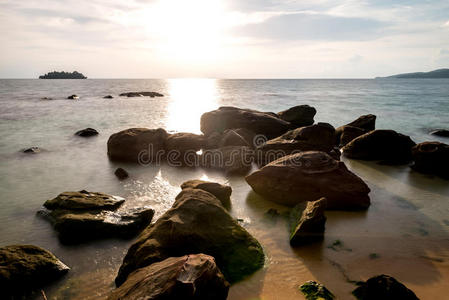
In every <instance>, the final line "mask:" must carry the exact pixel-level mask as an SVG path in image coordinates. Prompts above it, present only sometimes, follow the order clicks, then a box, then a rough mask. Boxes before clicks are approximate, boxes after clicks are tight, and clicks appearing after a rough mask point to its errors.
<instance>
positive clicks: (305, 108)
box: [277, 105, 316, 128]
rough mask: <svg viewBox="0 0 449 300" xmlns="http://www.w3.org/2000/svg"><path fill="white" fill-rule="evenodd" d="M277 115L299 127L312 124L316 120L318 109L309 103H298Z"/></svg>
mask: <svg viewBox="0 0 449 300" xmlns="http://www.w3.org/2000/svg"><path fill="white" fill-rule="evenodd" d="M277 115H278V116H279V118H281V119H282V120H284V121H287V122H289V123H291V124H292V125H293V127H295V128H297V127H303V126H309V125H312V124H313V123H314V122H315V121H314V120H313V117H315V115H316V109H315V108H314V107H312V106H309V105H298V106H294V107H291V108H289V109H287V110H284V111H281V112H278V113H277Z"/></svg>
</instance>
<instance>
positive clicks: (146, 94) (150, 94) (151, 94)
mask: <svg viewBox="0 0 449 300" xmlns="http://www.w3.org/2000/svg"><path fill="white" fill-rule="evenodd" d="M119 96H122V97H151V98H154V97H164V95H162V94H160V93H157V92H127V93H121V94H120V95H119Z"/></svg>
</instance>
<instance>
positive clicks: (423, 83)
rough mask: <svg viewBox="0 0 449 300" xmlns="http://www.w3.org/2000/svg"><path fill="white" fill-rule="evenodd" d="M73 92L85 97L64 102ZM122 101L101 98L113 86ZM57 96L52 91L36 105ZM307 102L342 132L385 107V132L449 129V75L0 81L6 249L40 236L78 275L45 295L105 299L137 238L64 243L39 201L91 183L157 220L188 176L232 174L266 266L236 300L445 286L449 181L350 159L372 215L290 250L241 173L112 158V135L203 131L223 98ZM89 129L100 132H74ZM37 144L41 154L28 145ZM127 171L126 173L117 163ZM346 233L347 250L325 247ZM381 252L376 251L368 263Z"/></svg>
mask: <svg viewBox="0 0 449 300" xmlns="http://www.w3.org/2000/svg"><path fill="white" fill-rule="evenodd" d="M127 91H156V92H160V93H163V94H164V95H166V96H165V97H163V98H123V97H118V94H119V93H122V92H127ZM71 94H77V95H79V96H80V100H78V101H73V100H67V99H66V98H67V96H69V95H71ZM109 94H110V95H113V96H114V99H103V96H105V95H109ZM42 97H51V98H53V99H54V100H41V98H42ZM299 104H309V105H311V106H314V107H315V108H316V109H317V111H318V113H317V115H316V117H315V121H320V122H329V123H331V124H332V125H334V126H335V127H337V126H340V125H342V124H345V123H347V122H350V121H352V120H353V119H355V118H357V117H358V116H359V115H362V114H367V113H373V114H376V115H377V117H378V118H377V128H388V129H394V130H396V131H399V132H401V133H404V134H407V135H410V136H411V137H412V139H413V140H415V142H422V141H426V140H439V141H442V142H445V143H449V140H448V139H447V138H446V139H445V138H438V137H435V136H431V135H429V134H428V132H429V131H430V130H431V129H433V128H446V129H448V128H449V80H447V79H441V80H438V79H431V80H425V79H406V80H403V79H396V80H211V79H176V80H106V79H105V80H100V79H98V80H96V79H87V80H0V134H1V139H0V193H1V197H0V246H3V245H8V244H13V243H29V244H36V245H39V246H42V247H44V248H47V249H49V250H51V251H52V252H54V253H55V254H56V255H57V256H58V257H60V258H61V260H63V261H64V262H65V263H66V264H67V265H69V266H70V267H72V271H71V272H70V274H69V275H68V276H66V278H64V279H63V280H62V281H60V282H58V283H57V284H55V285H53V286H50V287H48V288H47V289H46V293H47V296H50V298H49V299H99V298H102V297H104V296H105V295H107V293H108V291H109V290H110V289H111V288H113V283H112V281H113V278H114V276H115V274H116V272H117V270H118V267H119V266H120V263H121V260H122V258H123V256H124V254H125V253H126V251H127V249H128V247H129V245H130V244H131V243H132V241H120V240H106V241H96V242H91V243H87V244H83V245H79V246H64V245H61V244H59V242H58V240H57V237H56V234H55V232H54V231H53V229H52V228H51V227H50V225H49V224H48V223H47V222H46V221H44V220H41V219H40V218H38V217H37V216H36V211H37V210H39V209H40V208H41V206H42V204H43V202H44V201H45V200H47V199H49V198H53V197H54V196H56V195H57V194H59V193H60V192H63V191H71V190H81V189H86V190H91V191H100V192H106V193H110V194H115V195H119V196H123V197H126V198H127V199H128V202H129V205H151V206H153V207H154V208H155V209H156V211H157V215H158V216H160V215H161V214H162V213H163V212H164V211H165V210H166V209H168V208H169V207H170V206H171V203H172V201H173V200H174V197H175V195H176V194H177V193H178V192H179V190H180V188H179V185H180V184H181V183H182V182H183V181H185V180H188V179H193V178H205V179H210V180H217V181H220V182H228V183H229V184H231V186H232V187H233V190H234V191H233V196H232V201H233V207H232V211H231V213H232V214H233V215H234V216H235V217H237V218H242V219H243V220H244V226H245V227H246V228H247V229H248V230H249V231H250V232H251V233H252V234H253V235H254V236H255V237H256V238H258V239H259V241H260V242H261V244H262V245H263V246H264V248H265V251H266V253H267V256H268V261H267V266H266V267H265V268H264V269H263V270H261V271H259V272H258V273H256V274H255V275H254V276H252V277H251V278H249V279H247V280H245V281H243V282H241V283H238V284H236V285H234V286H233V287H232V288H231V290H230V297H229V299H250V298H257V297H260V298H261V299H294V298H295V299H302V295H301V294H300V293H299V292H298V290H297V286H298V285H299V284H301V283H303V282H304V281H306V280H313V279H314V280H319V281H321V282H323V283H325V284H326V285H327V286H328V288H329V289H331V290H332V291H333V292H334V293H335V294H336V295H338V296H339V297H340V298H341V299H347V298H350V296H349V293H350V291H351V290H352V289H353V286H352V285H351V284H350V283H348V282H347V279H348V278H349V279H351V280H361V279H367V278H368V277H369V276H371V275H376V274H379V273H387V274H391V275H394V276H395V277H397V278H398V279H400V280H401V281H403V282H404V283H406V285H407V286H409V287H410V288H412V289H413V290H414V291H415V292H416V293H417V295H418V296H419V297H420V298H421V299H431V298H433V297H438V296H440V295H444V294H448V293H449V286H448V284H447V282H449V182H448V181H444V180H441V179H438V178H432V177H429V176H424V175H421V174H417V173H415V172H411V171H410V169H409V168H408V167H407V166H396V167H391V166H381V165H377V164H375V163H367V162H360V161H350V160H346V161H345V162H346V164H347V165H348V167H349V168H350V169H352V170H353V171H354V172H355V173H357V174H358V175H360V176H361V177H362V178H363V179H365V180H366V181H367V183H368V185H369V186H370V188H371V189H372V192H371V194H370V195H371V200H372V206H371V207H370V208H369V210H368V211H367V212H329V213H328V222H327V225H326V238H325V240H324V242H323V243H322V244H319V245H311V246H306V247H302V248H300V249H291V248H290V246H289V245H288V237H287V230H286V227H285V224H283V222H282V221H280V222H278V223H277V224H276V225H275V226H273V225H272V224H266V223H264V222H263V221H261V219H262V216H263V213H264V212H265V211H266V210H267V209H268V208H271V207H274V208H278V209H279V210H281V211H282V210H285V208H283V207H280V206H277V205H275V204H273V203H271V202H269V201H266V200H264V199H261V198H259V197H258V196H256V195H254V194H253V193H250V188H249V186H248V185H247V184H246V183H245V181H244V180H243V179H242V178H241V177H231V178H226V177H224V176H223V174H221V173H219V172H214V171H208V170H202V169H195V170H192V169H173V168H171V167H168V166H162V167H158V168H156V167H139V166H132V165H123V164H117V163H112V162H110V161H109V160H108V159H107V156H106V142H107V139H108V137H109V136H110V135H111V134H112V133H114V132H117V131H119V130H123V129H126V128H130V127H148V128H156V127H164V128H166V129H167V130H169V131H187V132H199V118H200V116H201V114H202V113H203V112H206V111H209V110H212V109H215V108H218V107H219V106H223V105H232V106H238V107H246V108H253V109H257V110H263V111H274V112H277V111H280V110H284V109H286V108H289V107H291V106H294V105H299ZM86 127H93V128H95V129H97V130H98V131H99V132H100V135H99V136H97V137H93V138H89V139H83V138H79V137H76V136H74V135H73V134H74V133H75V132H76V131H77V130H80V129H83V128H86ZM31 146H39V147H40V148H42V149H44V151H43V152H41V153H39V154H37V155H25V154H23V153H20V150H21V149H23V148H26V147H31ZM118 166H125V167H126V169H127V170H129V171H130V174H131V178H130V179H129V180H127V181H125V182H119V181H118V180H117V179H116V178H115V176H114V174H113V171H114V170H115V169H116V168H117V167H118ZM337 239H338V240H341V241H342V242H343V246H342V247H341V249H337V250H334V249H331V248H328V245H330V244H332V242H333V241H335V240H337ZM372 253H376V254H377V255H378V258H376V259H372V257H373V256H372V255H371V258H370V254H372Z"/></svg>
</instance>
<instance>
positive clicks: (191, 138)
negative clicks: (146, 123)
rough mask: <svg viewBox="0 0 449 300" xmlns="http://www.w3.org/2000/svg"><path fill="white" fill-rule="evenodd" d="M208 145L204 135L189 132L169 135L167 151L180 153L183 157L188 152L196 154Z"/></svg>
mask: <svg viewBox="0 0 449 300" xmlns="http://www.w3.org/2000/svg"><path fill="white" fill-rule="evenodd" d="M205 144H206V139H205V137H204V136H203V135H199V134H193V133H188V132H178V133H174V134H170V135H168V137H167V139H166V141H165V149H166V151H167V152H170V151H178V152H179V153H180V154H181V155H184V154H185V153H186V152H192V153H195V152H197V151H199V150H201V149H202V148H204V145H205Z"/></svg>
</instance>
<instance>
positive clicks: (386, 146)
mask: <svg viewBox="0 0 449 300" xmlns="http://www.w3.org/2000/svg"><path fill="white" fill-rule="evenodd" d="M413 146H415V143H414V142H413V141H412V140H411V139H410V137H409V136H407V135H403V134H400V133H397V132H396V131H394V130H379V129H378V130H373V131H370V132H368V133H365V134H363V135H361V136H359V137H357V138H355V139H354V140H352V141H351V142H349V143H348V144H347V145H346V146H344V147H343V149H342V151H343V155H344V156H346V157H348V158H355V159H363V160H382V161H385V162H387V163H395V164H396V163H406V162H408V161H410V160H411V158H412V147H413Z"/></svg>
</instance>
